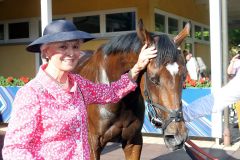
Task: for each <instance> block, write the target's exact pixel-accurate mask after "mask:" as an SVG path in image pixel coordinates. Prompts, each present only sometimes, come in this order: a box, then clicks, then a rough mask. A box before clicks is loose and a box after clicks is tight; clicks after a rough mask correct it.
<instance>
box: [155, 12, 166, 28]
mask: <svg viewBox="0 0 240 160" xmlns="http://www.w3.org/2000/svg"><path fill="white" fill-rule="evenodd" d="M155 31H157V32H165V16H164V15H161V14H157V13H155Z"/></svg>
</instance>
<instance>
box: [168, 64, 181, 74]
mask: <svg viewBox="0 0 240 160" xmlns="http://www.w3.org/2000/svg"><path fill="white" fill-rule="evenodd" d="M166 68H167V70H168V71H169V73H170V74H171V75H172V76H174V75H176V74H177V73H178V64H177V63H176V62H174V63H172V64H170V63H168V64H167V66H166Z"/></svg>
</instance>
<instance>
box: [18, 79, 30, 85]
mask: <svg viewBox="0 0 240 160" xmlns="http://www.w3.org/2000/svg"><path fill="white" fill-rule="evenodd" d="M19 79H20V80H21V81H23V82H24V83H25V84H26V83H28V82H29V78H28V77H20V78H19Z"/></svg>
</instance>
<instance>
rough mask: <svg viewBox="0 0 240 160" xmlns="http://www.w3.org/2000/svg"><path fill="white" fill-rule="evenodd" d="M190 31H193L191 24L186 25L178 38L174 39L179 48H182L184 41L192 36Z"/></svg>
mask: <svg viewBox="0 0 240 160" xmlns="http://www.w3.org/2000/svg"><path fill="white" fill-rule="evenodd" d="M190 29H191V23H190V22H188V23H186V25H185V27H184V28H183V30H182V31H181V32H180V33H179V34H178V35H177V36H176V37H174V38H173V41H174V43H175V44H176V45H177V46H180V45H181V43H182V41H183V40H184V39H185V38H186V37H187V36H188V35H189V34H190Z"/></svg>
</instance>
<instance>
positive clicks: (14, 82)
mask: <svg viewBox="0 0 240 160" xmlns="http://www.w3.org/2000/svg"><path fill="white" fill-rule="evenodd" d="M29 80H30V79H29V78H28V77H20V78H13V77H7V78H5V77H3V76H0V86H4V87H6V86H23V85H25V84H26V83H28V82H29Z"/></svg>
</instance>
